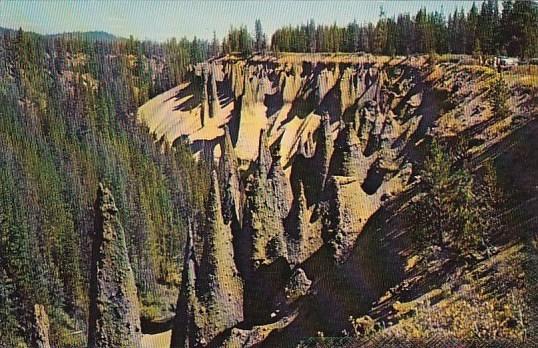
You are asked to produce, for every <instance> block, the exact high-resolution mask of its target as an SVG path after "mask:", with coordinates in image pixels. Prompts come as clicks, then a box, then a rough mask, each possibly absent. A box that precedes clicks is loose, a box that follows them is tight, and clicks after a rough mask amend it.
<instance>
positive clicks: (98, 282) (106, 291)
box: [88, 184, 142, 348]
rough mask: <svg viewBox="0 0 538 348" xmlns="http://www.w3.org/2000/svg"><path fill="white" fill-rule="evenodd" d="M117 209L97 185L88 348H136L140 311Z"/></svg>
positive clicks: (139, 329) (104, 189) (104, 191)
mask: <svg viewBox="0 0 538 348" xmlns="http://www.w3.org/2000/svg"><path fill="white" fill-rule="evenodd" d="M117 213H118V209H117V208H116V204H115V203H114V197H113V196H112V193H111V192H110V190H109V189H107V188H105V187H104V186H103V184H99V188H98V190H97V199H96V201H95V225H94V226H95V227H94V228H95V231H94V237H93V238H94V239H93V250H92V266H91V278H90V315H89V328H88V347H89V348H105V347H107V348H108V347H139V346H140V340H141V338H142V331H141V327H140V308H139V304H138V298H137V293H136V285H135V279H134V274H133V271H132V269H131V265H130V263H129V258H128V255H127V246H126V244H125V235H124V231H123V228H122V226H121V224H120V222H119V219H118V217H117Z"/></svg>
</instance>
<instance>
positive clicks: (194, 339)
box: [170, 226, 203, 348]
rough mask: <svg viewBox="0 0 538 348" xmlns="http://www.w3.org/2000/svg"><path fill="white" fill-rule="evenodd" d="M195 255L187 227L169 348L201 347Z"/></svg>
mask: <svg viewBox="0 0 538 348" xmlns="http://www.w3.org/2000/svg"><path fill="white" fill-rule="evenodd" d="M196 269H197V264H196V253H195V250H194V236H193V233H192V228H191V226H189V233H188V235H187V243H186V245H185V253H184V257H183V274H182V277H181V290H180V292H179V296H178V301H177V305H176V317H175V319H174V326H173V328H172V339H171V344H170V348H194V347H199V346H201V345H202V343H203V342H202V337H201V336H200V334H201V330H200V328H201V326H202V325H203V323H202V322H201V321H202V318H201V315H202V314H203V312H200V305H199V303H198V297H197V295H196Z"/></svg>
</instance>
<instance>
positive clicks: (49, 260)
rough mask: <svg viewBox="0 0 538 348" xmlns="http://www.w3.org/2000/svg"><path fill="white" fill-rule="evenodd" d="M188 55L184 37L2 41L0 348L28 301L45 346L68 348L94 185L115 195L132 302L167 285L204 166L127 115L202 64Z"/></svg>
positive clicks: (80, 305) (20, 330) (8, 343)
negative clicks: (44, 320)
mask: <svg viewBox="0 0 538 348" xmlns="http://www.w3.org/2000/svg"><path fill="white" fill-rule="evenodd" d="M197 50H199V51H200V52H202V51H203V49H202V47H201V46H198V45H197V43H195V42H189V41H188V40H186V39H183V40H181V41H180V42H176V41H175V40H172V41H169V42H166V43H163V44H154V43H149V42H140V41H137V40H134V39H133V38H131V39H129V40H126V41H109V42H108V41H107V42H103V41H87V40H82V39H78V38H69V39H68V38H65V37H42V36H39V35H35V34H31V33H26V32H23V31H22V30H20V31H18V32H9V31H6V32H5V33H4V36H3V38H2V40H1V41H0V105H1V108H0V323H2V324H1V325H0V346H2V347H15V346H17V344H18V343H20V342H23V341H24V340H25V339H27V337H28V334H27V332H26V331H25V328H28V327H30V325H29V322H30V320H31V313H32V312H31V311H32V308H33V305H34V304H35V303H40V304H44V305H45V307H46V309H47V312H48V313H49V316H50V317H51V337H52V339H53V342H51V343H52V344H53V345H54V346H55V347H73V346H75V344H74V343H73V342H74V341H73V340H74V338H73V335H71V334H70V333H72V332H74V331H77V330H83V328H84V327H85V325H86V318H87V307H88V306H87V301H88V299H87V288H88V283H87V282H88V277H87V275H88V272H89V270H88V267H89V261H90V260H89V257H90V254H91V252H90V246H91V243H90V242H91V237H92V233H93V226H92V225H93V216H94V213H93V202H94V200H95V192H96V188H97V184H98V182H99V181H105V182H107V184H108V185H109V186H110V187H111V188H112V189H113V191H114V196H115V197H116V203H117V205H118V208H119V210H120V218H121V222H122V225H123V226H124V228H125V231H126V238H127V245H128V249H129V257H130V261H131V264H132V267H133V269H134V271H135V275H136V281H137V286H138V289H139V291H140V294H141V296H142V297H146V296H153V295H154V294H153V293H154V292H155V286H156V285H155V284H156V282H161V283H166V280H169V279H175V278H177V273H178V272H180V264H181V261H182V260H181V259H180V257H179V258H178V257H177V256H178V255H181V254H182V253H181V250H182V249H183V247H182V245H183V240H184V231H185V229H186V225H187V220H188V219H190V220H191V221H197V220H198V219H199V218H200V217H199V216H197V215H196V212H198V211H201V208H202V206H203V204H204V200H205V195H204V192H207V191H208V189H207V186H208V183H207V180H206V175H205V168H204V167H203V166H201V165H198V164H196V163H195V162H194V161H193V160H192V158H191V154H190V151H189V150H188V149H187V148H186V147H183V146H178V147H177V148H176V149H175V150H172V149H170V147H169V146H166V145H163V144H160V143H157V144H155V143H154V139H153V138H152V137H151V135H150V134H149V132H148V131H147V129H144V128H143V127H141V126H140V125H139V124H137V122H136V117H135V115H136V110H137V107H138V106H139V105H140V104H141V103H144V102H145V101H146V100H148V98H150V97H151V96H153V95H155V94H156V93H159V92H160V91H163V90H166V89H168V88H170V87H171V86H173V85H175V84H177V83H178V82H179V81H181V80H182V79H184V78H185V74H186V72H187V65H188V64H189V63H191V61H192V60H193V59H195V58H196V60H197V59H203V58H204V55H205V53H204V54H199V52H197ZM193 52H194V53H193ZM174 274H176V276H174ZM77 337H80V336H77ZM81 341H83V339H82V338H81Z"/></svg>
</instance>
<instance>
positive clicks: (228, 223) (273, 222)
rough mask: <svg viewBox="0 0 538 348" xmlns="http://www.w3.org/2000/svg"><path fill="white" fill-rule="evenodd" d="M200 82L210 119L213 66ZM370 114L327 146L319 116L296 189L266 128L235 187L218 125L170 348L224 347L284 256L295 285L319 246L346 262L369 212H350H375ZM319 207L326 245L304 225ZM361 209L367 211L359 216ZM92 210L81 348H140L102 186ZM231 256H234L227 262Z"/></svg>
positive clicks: (128, 278) (123, 256) (376, 130)
mask: <svg viewBox="0 0 538 348" xmlns="http://www.w3.org/2000/svg"><path fill="white" fill-rule="evenodd" d="M245 74H246V73H245ZM202 76H203V79H204V91H203V93H202V94H203V97H202V115H208V117H214V115H215V114H216V113H217V112H218V110H217V109H216V108H218V107H219V103H218V96H217V87H216V68H215V65H214V63H212V64H209V65H208V64H205V65H204V66H203V69H202ZM377 88H378V87H376V89H377ZM206 111H207V113H206ZM378 113H379V109H378V108H377V106H376V104H375V103H366V104H365V108H363V109H361V110H358V111H357V113H356V115H355V118H354V119H353V121H352V122H345V123H343V122H341V126H340V127H341V128H340V131H339V132H338V136H337V138H336V140H335V141H333V136H332V131H331V124H330V117H329V114H328V113H323V114H322V115H321V124H320V127H319V128H318V133H317V134H318V141H317V144H316V147H315V151H314V152H313V155H312V156H311V157H310V156H309V157H310V158H307V159H305V160H306V161H307V162H308V166H310V168H311V170H310V172H309V173H308V175H306V176H303V177H302V178H301V180H299V181H298V182H297V186H296V188H295V189H292V186H293V185H292V184H291V183H290V180H289V179H288V178H287V177H286V175H285V173H284V170H283V168H282V164H281V161H280V156H279V153H280V152H279V149H278V148H276V147H273V149H272V150H273V151H270V147H269V140H268V139H269V137H268V135H267V133H266V131H265V130H262V132H261V134H260V138H259V149H258V159H257V162H256V166H255V170H254V171H253V173H252V174H251V176H250V177H249V178H248V179H247V181H246V183H243V181H242V180H241V178H240V175H239V170H238V160H237V158H236V156H235V151H234V146H233V143H232V140H231V137H230V133H229V130H228V127H225V134H224V137H223V138H222V141H221V149H222V156H221V159H220V163H219V166H218V172H217V171H213V172H212V173H211V190H210V195H209V202H208V207H207V221H208V222H207V225H206V230H205V233H204V235H203V247H202V248H200V249H201V250H197V247H196V245H195V242H194V241H195V234H196V233H197V232H199V231H193V230H192V226H189V230H188V237H187V243H186V246H185V251H184V265H183V274H182V282H181V290H180V294H179V297H178V301H177V306H176V317H175V320H174V325H173V333H172V340H171V348H176V347H182V348H183V347H206V346H215V345H216V344H217V343H218V342H220V343H221V346H223V345H224V343H225V342H227V341H228V340H227V339H226V337H223V336H222V335H223V334H224V333H225V332H227V333H228V334H230V330H232V328H235V327H236V326H237V325H238V324H241V323H243V322H244V321H245V320H246V316H245V311H246V308H245V302H246V301H247V300H246V299H245V296H246V294H247V292H248V291H247V290H250V289H251V285H249V284H251V283H255V279H254V278H255V277H256V272H257V271H258V270H259V269H260V268H263V267H265V266H270V265H271V264H272V263H274V262H277V260H279V259H280V260H281V259H283V260H285V262H286V264H287V265H289V267H290V268H291V269H293V272H294V274H299V275H300V276H302V277H303V278H305V279H306V280H304V281H302V283H309V282H310V280H309V279H308V278H307V275H306V274H305V272H304V271H302V269H301V268H300V267H299V266H300V265H301V264H302V263H303V262H304V261H305V260H307V259H308V257H310V256H311V255H312V253H313V252H315V251H316V250H317V249H319V248H321V247H322V246H323V245H324V244H325V245H327V246H329V248H332V250H333V252H334V254H335V260H336V261H341V260H342V259H343V258H344V257H345V253H346V252H347V251H349V250H348V249H349V248H350V247H351V246H352V245H353V243H354V241H355V239H356V237H357V235H358V232H360V228H361V227H360V226H362V225H363V224H364V222H365V221H366V218H367V217H368V216H369V215H368V214H370V213H364V212H360V211H359V210H361V209H363V210H367V209H370V210H375V207H376V206H375V204H370V203H371V202H370V201H369V197H367V195H366V194H364V192H363V191H362V189H361V187H360V184H361V180H360V179H364V177H363V176H364V167H368V166H369V164H368V159H367V158H366V157H367V156H365V155H364V152H365V151H364V149H365V147H366V146H367V142H368V141H371V140H372V139H371V138H374V136H375V138H379V134H380V132H381V131H382V129H381V128H380V126H379V125H378V124H377V123H379V118H378V117H377V116H374V114H375V115H378ZM372 116H374V117H372ZM203 117H204V116H203ZM373 135H374V136H373ZM377 145H378V146H379V144H377ZM346 192H353V194H355V193H357V199H358V200H361V202H362V204H361V205H360V206H359V205H358V204H355V205H354V204H350V202H347V204H346V202H344V201H345V200H346V199H348V198H346V197H348V196H349V195H347V194H346ZM321 200H326V201H327V202H328V205H329V213H328V216H327V219H326V220H327V222H324V225H323V226H322V228H323V229H325V230H330V231H331V233H332V236H331V237H330V238H329V240H327V238H325V239H324V238H322V233H321V231H320V230H319V229H318V228H314V227H313V226H312V225H311V223H310V217H311V215H312V206H313V205H315V203H316V202H320V201H321ZM364 205H366V206H369V207H367V208H366V209H364ZM355 206H358V207H359V208H356V207H355ZM95 212H96V215H95V235H94V244H93V256H92V270H91V282H90V284H91V289H90V321H89V331H88V346H89V347H91V348H94V347H95V348H97V347H103V348H104V347H115V346H118V347H122V346H126V347H139V346H140V344H141V338H142V332H141V325H140V308H139V304H138V299H137V295H136V286H135V281H134V275H133V271H132V269H131V266H130V264H129V260H128V256H127V248H126V245H125V235H124V231H123V228H122V226H121V224H120V223H119V220H118V217H117V208H116V206H115V203H114V198H113V197H112V194H111V192H110V190H108V189H107V188H105V187H104V186H103V185H101V184H100V185H99V188H98V192H97V199H96V204H95ZM361 214H362V215H364V217H361ZM290 221H291V223H290ZM350 222H351V223H350ZM234 232H239V236H237V233H234ZM235 244H240V245H241V246H242V247H239V248H238V247H237V245H235ZM237 250H239V251H240V252H241V253H242V255H236V254H235V252H236V251H237ZM36 311H37V309H36ZM36 313H37V312H36ZM37 316H38V315H37V314H36V317H37ZM39 317H43V315H42V314H41V315H39ZM40 327H46V325H40ZM234 330H235V329H234ZM234 330H232V332H234ZM41 331H43V332H45V331H46V330H44V329H42V330H41ZM36 337H47V335H45V334H39V335H37V336H36ZM40 341H41V342H44V341H47V339H44V338H41V339H40ZM216 342H217V343H216ZM40 347H44V348H47V347H48V345H47V344H43V345H41V346H40Z"/></svg>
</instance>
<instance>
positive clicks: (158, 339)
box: [142, 330, 172, 348]
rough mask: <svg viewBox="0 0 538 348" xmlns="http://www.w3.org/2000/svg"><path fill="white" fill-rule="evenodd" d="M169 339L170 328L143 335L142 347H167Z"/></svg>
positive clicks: (170, 337) (170, 335)
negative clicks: (157, 332)
mask: <svg viewBox="0 0 538 348" xmlns="http://www.w3.org/2000/svg"><path fill="white" fill-rule="evenodd" d="M171 339H172V330H168V331H165V332H162V333H159V334H155V335H144V336H143V337H142V348H169V347H170V340H171Z"/></svg>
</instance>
